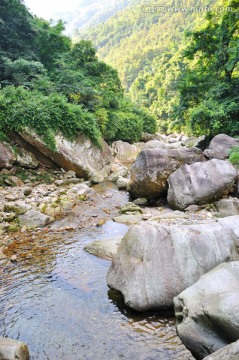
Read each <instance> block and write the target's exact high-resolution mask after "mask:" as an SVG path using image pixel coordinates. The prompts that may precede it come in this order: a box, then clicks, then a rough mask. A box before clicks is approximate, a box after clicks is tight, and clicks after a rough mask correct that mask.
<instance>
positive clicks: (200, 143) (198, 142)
mask: <svg viewBox="0 0 239 360" xmlns="http://www.w3.org/2000/svg"><path fill="white" fill-rule="evenodd" d="M208 143H209V141H208V138H207V136H205V135H202V136H200V137H198V138H197V137H194V136H193V137H189V138H187V139H185V140H183V141H182V146H186V147H197V148H199V149H201V150H205V149H206V147H207V146H208Z"/></svg>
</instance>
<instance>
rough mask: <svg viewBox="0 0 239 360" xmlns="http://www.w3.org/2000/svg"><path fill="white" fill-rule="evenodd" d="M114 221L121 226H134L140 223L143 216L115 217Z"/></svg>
mask: <svg viewBox="0 0 239 360" xmlns="http://www.w3.org/2000/svg"><path fill="white" fill-rule="evenodd" d="M113 220H114V221H115V222H118V223H120V224H127V225H133V224H138V223H140V221H141V220H142V215H120V216H115V217H114V218H113Z"/></svg>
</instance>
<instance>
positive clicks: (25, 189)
mask: <svg viewBox="0 0 239 360" xmlns="http://www.w3.org/2000/svg"><path fill="white" fill-rule="evenodd" d="M31 193H32V188H31V187H30V186H26V187H25V188H24V189H23V194H24V195H25V196H29V195H31Z"/></svg>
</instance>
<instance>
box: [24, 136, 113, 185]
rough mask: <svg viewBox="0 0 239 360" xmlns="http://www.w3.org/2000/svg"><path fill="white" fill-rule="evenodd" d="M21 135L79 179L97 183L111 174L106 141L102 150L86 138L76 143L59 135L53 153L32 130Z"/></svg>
mask: <svg viewBox="0 0 239 360" xmlns="http://www.w3.org/2000/svg"><path fill="white" fill-rule="evenodd" d="M20 135H21V137H22V138H23V139H24V140H25V141H27V142H28V143H29V144H31V145H32V146H34V147H35V148H36V149H37V150H38V151H39V152H41V153H42V154H43V155H45V156H46V157H48V158H50V159H51V160H52V161H54V162H55V163H56V164H57V165H59V166H60V167H62V168H64V169H65V170H72V171H74V172H75V174H76V175H77V176H78V177H82V178H86V179H90V180H92V181H93V182H95V183H97V182H101V181H103V180H104V179H105V178H106V177H107V176H108V174H109V171H110V162H111V159H112V155H111V151H110V148H109V146H108V145H107V144H106V143H105V142H104V141H102V149H100V148H98V147H97V146H95V145H94V144H93V143H92V142H91V140H90V139H88V138H86V137H85V136H78V137H77V138H76V139H75V140H74V141H70V140H67V139H65V138H64V137H63V136H62V135H61V134H57V135H56V136H55V142H56V151H55V152H53V151H51V150H50V149H49V148H48V147H47V146H46V145H45V143H44V141H43V140H42V138H41V137H40V136H38V135H37V134H36V133H34V131H32V130H31V129H25V130H24V131H23V132H22V133H21V134H20Z"/></svg>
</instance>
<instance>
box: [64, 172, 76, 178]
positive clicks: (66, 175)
mask: <svg viewBox="0 0 239 360" xmlns="http://www.w3.org/2000/svg"><path fill="white" fill-rule="evenodd" d="M75 177H76V173H75V171H72V170H69V171H67V172H66V173H65V174H64V178H65V179H72V178H75Z"/></svg>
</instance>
